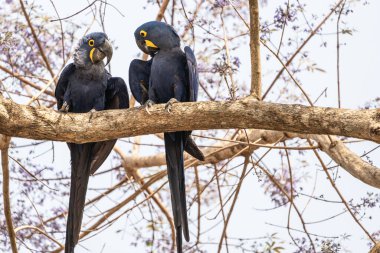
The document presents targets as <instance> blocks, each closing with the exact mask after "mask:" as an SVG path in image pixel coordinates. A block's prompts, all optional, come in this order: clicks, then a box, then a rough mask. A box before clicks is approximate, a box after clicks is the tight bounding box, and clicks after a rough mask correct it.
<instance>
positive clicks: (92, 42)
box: [88, 39, 95, 47]
mask: <svg viewBox="0 0 380 253" xmlns="http://www.w3.org/2000/svg"><path fill="white" fill-rule="evenodd" d="M88 45H89V46H90V47H93V46H94V45H95V41H94V40H93V39H91V40H89V41H88Z"/></svg>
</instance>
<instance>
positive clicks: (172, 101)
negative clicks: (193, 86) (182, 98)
mask: <svg viewBox="0 0 380 253" xmlns="http://www.w3.org/2000/svg"><path fill="white" fill-rule="evenodd" d="M174 103H178V100H177V99H175V98H171V99H170V100H169V101H168V102H167V103H166V105H165V110H166V111H167V112H168V113H171V112H172V107H173V104H174Z"/></svg>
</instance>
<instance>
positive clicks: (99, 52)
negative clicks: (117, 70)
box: [90, 39, 113, 66]
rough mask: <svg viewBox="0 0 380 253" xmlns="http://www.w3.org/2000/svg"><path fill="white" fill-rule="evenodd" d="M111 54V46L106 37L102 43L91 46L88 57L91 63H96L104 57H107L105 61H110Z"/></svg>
mask: <svg viewBox="0 0 380 253" xmlns="http://www.w3.org/2000/svg"><path fill="white" fill-rule="evenodd" d="M112 54H113V48H112V45H111V43H110V42H109V41H108V40H107V39H106V40H105V41H104V43H103V44H102V45H101V46H100V47H97V48H93V49H92V50H91V52H90V59H91V61H92V63H94V64H96V63H98V62H100V61H102V60H103V59H104V58H105V57H107V63H106V66H107V65H108V63H110V61H111V59H112Z"/></svg>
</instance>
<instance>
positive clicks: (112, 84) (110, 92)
mask: <svg viewBox="0 0 380 253" xmlns="http://www.w3.org/2000/svg"><path fill="white" fill-rule="evenodd" d="M127 108H129V96H128V90H127V85H126V84H125V82H124V80H123V79H122V78H119V77H111V78H109V79H108V82H107V90H106V105H105V110H110V109H127ZM111 130H112V129H111ZM115 143H116V140H109V141H102V142H97V143H95V145H94V147H93V148H92V151H91V153H92V161H91V168H90V173H91V174H94V173H95V172H96V170H97V169H99V167H100V166H101V165H102V164H103V162H104V161H105V160H106V159H107V157H108V155H109V154H110V153H111V151H112V148H113V146H114V145H115Z"/></svg>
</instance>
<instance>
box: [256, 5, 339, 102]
mask: <svg viewBox="0 0 380 253" xmlns="http://www.w3.org/2000/svg"><path fill="white" fill-rule="evenodd" d="M343 1H344V0H340V1H339V2H338V3H337V4H336V5H335V6H334V7H333V8H332V9H331V10H330V12H329V13H328V14H327V15H326V16H325V17H324V19H323V20H322V21H321V23H319V25H318V26H317V27H316V28H315V29H314V30H313V31H312V32H311V33H310V34H309V36H308V37H307V38H306V39H305V40H304V41H303V43H302V45H301V46H300V47H299V48H297V50H296V51H295V52H294V53H293V55H292V56H291V57H290V58H289V60H288V61H287V62H286V63H285V66H286V67H288V66H289V65H290V64H291V63H292V62H293V60H294V58H295V57H296V56H297V55H298V53H299V52H300V51H301V50H302V49H303V48H304V47H305V46H306V44H307V43H308V42H309V40H310V39H311V38H312V37H314V35H315V34H317V32H318V31H319V29H321V27H322V26H323V25H324V24H325V23H326V21H327V20H328V19H329V18H330V16H331V15H332V14H333V13H334V12H335V10H336V9H337V8H338V7H339V6H340V5H341V3H342V2H343ZM284 70H285V68H282V69H281V70H280V71H279V72H278V73H277V75H276V77H275V78H274V80H273V81H272V83H271V84H270V85H269V87H268V89H267V90H266V91H265V93H264V95H263V97H262V100H264V99H265V98H266V96H267V95H268V94H269V92H270V90H271V89H272V88H273V86H274V84H275V83H276V82H277V80H278V79H279V78H280V76H281V75H282V73H283V72H284Z"/></svg>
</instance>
